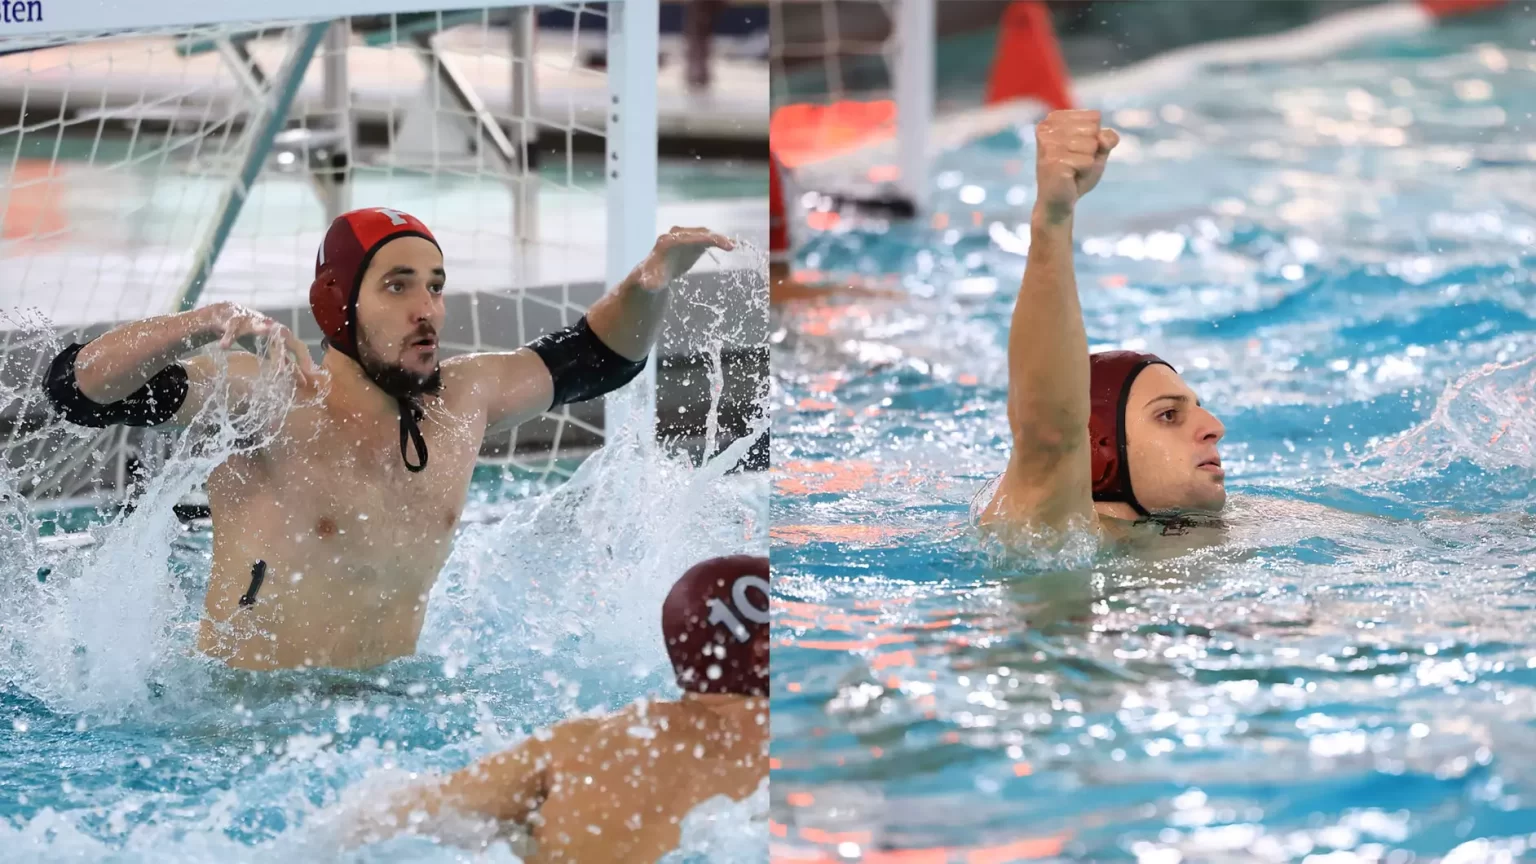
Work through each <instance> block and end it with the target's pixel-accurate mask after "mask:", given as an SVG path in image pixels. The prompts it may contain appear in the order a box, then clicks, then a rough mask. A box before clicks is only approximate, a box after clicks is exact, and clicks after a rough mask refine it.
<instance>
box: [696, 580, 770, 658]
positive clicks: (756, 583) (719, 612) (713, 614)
mask: <svg viewBox="0 0 1536 864" xmlns="http://www.w3.org/2000/svg"><path fill="white" fill-rule="evenodd" d="M753 588H756V589H757V590H759V591H761V592H763V600H764V605H763V607H762V608H761V609H759V608H758V607H757V605H756V604H754V603H753V602H752V600H751V598H749V597H747V592H748V591H749V590H751V589H753ZM767 600H768V580H766V579H764V578H763V577H761V576H742V577H741V578H739V579H737V580H736V585H735V587H734V588H733V589H732V590H731V601H732V605H733V606H735V607H736V609H735V610H734V611H732V609H731V607H730V606H727V605H725V603H724V602H722V601H721V600H719V599H718V598H717V599H713V600H710V601H709V623H711V624H724V625H725V626H727V627H729V628H731V632H732V633H733V634H735V635H736V639H737V640H738V641H741V642H745V641H747V640H748V639H749V638H751V635H752V634H750V633H748V632H747V628H746V626H745V625H743V624H742V623H741V619H742V618H745V619H747V620H748V621H751V622H752V623H753V624H766V623H768V606H767ZM738 612H739V613H741V614H740V616H739V617H738V616H737V613H738Z"/></svg>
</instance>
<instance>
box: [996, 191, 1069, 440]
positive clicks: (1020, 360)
mask: <svg viewBox="0 0 1536 864" xmlns="http://www.w3.org/2000/svg"><path fill="white" fill-rule="evenodd" d="M1030 228H1031V231H1030V245H1029V259H1028V261H1027V263H1026V264H1025V269H1024V282H1023V285H1022V286H1021V287H1020V288H1019V299H1018V302H1017V303H1016V305H1015V306H1014V310H1013V321H1012V324H1011V326H1010V329H1009V333H1008V385H1009V394H1008V414H1009V421H1010V425H1011V426H1012V428H1013V432H1014V435H1015V438H1016V439H1024V442H1027V443H1029V444H1030V445H1031V446H1036V447H1042V448H1053V449H1055V448H1064V449H1070V448H1071V446H1072V445H1073V444H1075V443H1077V439H1078V438H1081V437H1083V436H1086V435H1087V431H1086V430H1087V428H1088V414H1089V392H1088V388H1089V372H1088V335H1087V332H1086V331H1085V330H1084V328H1083V311H1082V307H1081V305H1080V304H1079V303H1078V298H1077V279H1076V277H1075V275H1074V273H1073V269H1072V265H1073V261H1072V253H1073V249H1072V217H1071V215H1070V213H1069V214H1065V215H1062V214H1049V213H1046V212H1043V210H1037V212H1036V213H1035V214H1034V217H1033V218H1032V219H1031V225H1030ZM1021 443H1022V442H1021Z"/></svg>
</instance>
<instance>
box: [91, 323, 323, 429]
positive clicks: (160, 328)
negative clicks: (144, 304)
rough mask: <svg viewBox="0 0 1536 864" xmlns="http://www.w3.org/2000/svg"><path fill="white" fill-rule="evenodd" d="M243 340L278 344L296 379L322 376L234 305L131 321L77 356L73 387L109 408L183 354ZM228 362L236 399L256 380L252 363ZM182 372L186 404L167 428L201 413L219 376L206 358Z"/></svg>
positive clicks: (242, 358) (299, 351)
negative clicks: (251, 337)
mask: <svg viewBox="0 0 1536 864" xmlns="http://www.w3.org/2000/svg"><path fill="white" fill-rule="evenodd" d="M246 335H254V336H256V337H258V338H262V337H265V338H270V339H274V340H277V341H280V342H282V344H284V345H285V346H286V348H287V352H288V353H290V354H291V355H292V357H291V358H290V359H291V361H293V362H295V365H296V368H297V371H298V374H299V376H300V378H301V379H303V380H307V381H310V382H318V379H319V376H320V374H321V373H320V372H319V371H318V370H317V369H316V367H315V364H314V361H313V359H312V358H311V357H310V355H309V351H308V349H307V348H305V346H304V344H303V343H302V342H300V341H299V340H298V338H297V337H296V336H294V335H293V333H292V332H290V331H289V330H288V328H286V327H284V326H282V325H281V324H279V323H277V322H276V321H273V320H272V319H270V318H267V317H265V316H263V315H260V314H259V313H256V312H253V311H251V310H249V309H245V308H244V307H241V306H239V305H237V304H233V303H217V304H214V305H212V306H206V307H204V308H202V309H196V310H193V311H190V312H183V313H180V314H177V315H164V316H160V317H157V318H149V319H146V320H143V321H135V322H133V323H130V324H124V325H123V326H121V327H117V328H115V329H113V330H110V331H108V332H107V333H104V334H102V335H101V336H100V337H98V338H96V339H94V340H92V341H91V342H90V343H89V344H87V345H86V346H84V347H83V348H81V349H80V351H79V354H77V355H76V356H75V359H74V380H75V387H76V388H77V389H78V392H79V395H80V396H82V397H84V398H85V399H87V400H89V401H90V403H93V404H94V405H95V406H108V405H112V404H114V403H117V402H119V401H120V400H123V399H127V398H129V397H132V396H134V395H135V394H136V393H138V392H139V391H141V390H142V389H143V388H145V387H146V385H149V384H150V383H151V381H152V379H155V378H156V377H157V376H160V375H162V374H163V373H165V372H166V370H168V369H169V368H170V367H171V366H173V365H175V364H177V360H178V358H179V357H181V356H182V355H183V354H186V353H187V352H189V351H194V350H196V349H198V348H201V347H202V346H204V345H207V344H209V343H211V342H215V341H217V342H220V344H221V345H222V346H223V347H225V348H228V347H229V346H230V345H232V344H233V343H234V340H236V339H238V338H240V337H242V336H246ZM285 356H286V355H285ZM229 360H230V362H229V374H230V376H231V378H232V379H234V383H235V386H236V390H237V395H238V390H239V389H240V388H239V383H240V381H242V380H244V379H245V378H247V377H250V376H254V374H255V370H256V358H255V357H253V356H250V355H245V354H236V355H231V357H230V358H229ZM180 366H181V368H182V370H183V371H184V372H185V374H186V383H187V391H186V398H185V400H184V401H183V402H182V404H181V406H180V408H179V409H178V410H177V411H176V414H175V417H174V418H172V419H171V420H169V421H167V422H169V423H173V424H176V425H186V424H187V423H189V422H191V420H192V418H193V417H195V416H196V415H197V412H198V410H199V409H200V408H201V407H202V404H203V401H204V400H205V399H206V397H207V395H208V393H209V392H211V391H210V387H211V385H212V382H213V381H214V379H215V378H216V376H217V375H218V374H219V372H218V368H217V364H216V363H214V361H213V359H212V358H209V357H197V358H193V359H191V360H187V361H183V362H181V363H180Z"/></svg>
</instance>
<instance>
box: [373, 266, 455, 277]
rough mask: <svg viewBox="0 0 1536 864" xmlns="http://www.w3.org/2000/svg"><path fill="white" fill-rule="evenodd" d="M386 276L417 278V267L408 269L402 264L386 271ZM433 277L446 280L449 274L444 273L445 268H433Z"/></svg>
mask: <svg viewBox="0 0 1536 864" xmlns="http://www.w3.org/2000/svg"><path fill="white" fill-rule="evenodd" d="M384 275H385V276H386V277H389V276H415V275H416V268H415V267H407V266H405V265H404V264H400V265H397V266H395V267H391V268H389V269H388V270H385V271H384ZM432 275H433V276H436V277H438V278H439V279H446V278H448V274H447V273H444V272H443V268H441V267H433V268H432Z"/></svg>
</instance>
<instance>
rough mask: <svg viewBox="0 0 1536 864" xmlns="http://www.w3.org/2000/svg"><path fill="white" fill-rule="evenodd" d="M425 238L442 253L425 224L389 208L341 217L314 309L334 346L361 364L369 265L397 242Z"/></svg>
mask: <svg viewBox="0 0 1536 864" xmlns="http://www.w3.org/2000/svg"><path fill="white" fill-rule="evenodd" d="M401 237H424V238H426V239H427V240H429V241H431V243H432V245H433V246H437V247H438V251H442V247H441V246H439V245H438V242H437V238H436V237H433V236H432V232H431V231H429V230H427V226H426V225H425V224H423V223H422V221H421V220H420V219H417V218H416V217H415V216H412V215H410V214H409V213H402V212H400V211H399V210H391V209H389V208H388V207H371V208H367V209H364V210H353V211H351V212H349V213H343V214H341V215H340V216H337V217H336V221H334V222H332V223H331V227H330V229H329V230H327V231H326V232H325V240H324V241H323V242H321V244H320V252H319V254H317V255H316V256H315V281H314V282H313V283H312V284H311V285H310V286H309V309H310V311H311V312H313V313H314V315H315V323H317V324H319V325H320V332H322V333H324V334H325V338H326V341H327V342H328V343H329V344H330V345H331V347H333V348H335V349H336V350H338V351H340V352H341V353H343V354H345V355H347V356H348V357H351V358H352V359H354V360H356V359H358V357H357V295H358V292H359V291H360V290H362V287H363V274H364V273H367V272H368V262H370V261H372V260H373V256H374V255H375V254H376V253H377V252H378V251H379V250H380V249H382V248H383V247H384V244H386V243H388V242H389V241H391V240H398V239H400V238H401Z"/></svg>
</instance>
